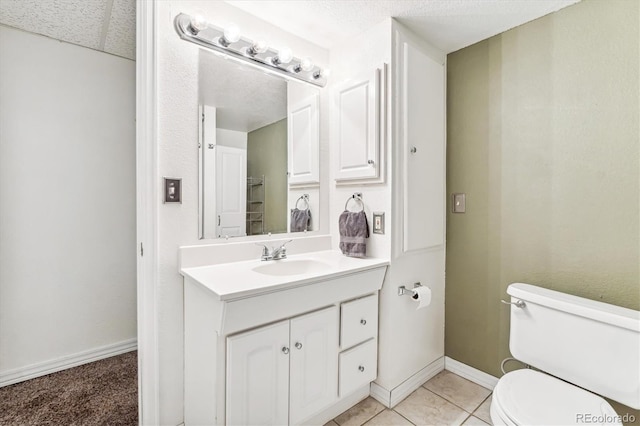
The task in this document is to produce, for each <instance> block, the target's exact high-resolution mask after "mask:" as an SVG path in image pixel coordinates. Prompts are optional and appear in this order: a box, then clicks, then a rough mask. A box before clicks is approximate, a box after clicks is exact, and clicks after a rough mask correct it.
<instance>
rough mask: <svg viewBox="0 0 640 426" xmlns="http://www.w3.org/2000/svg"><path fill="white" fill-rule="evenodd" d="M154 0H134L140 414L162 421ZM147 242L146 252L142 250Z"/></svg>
mask: <svg viewBox="0 0 640 426" xmlns="http://www.w3.org/2000/svg"><path fill="white" fill-rule="evenodd" d="M156 15H157V10H156V0H151V1H146V0H137V2H136V28H137V31H136V178H137V189H136V203H137V205H136V207H137V222H136V229H137V247H136V251H137V253H138V341H139V349H138V413H139V419H140V420H139V423H140V424H141V425H157V424H159V423H160V402H159V401H160V392H159V369H158V364H159V354H158V325H157V315H158V314H157V311H156V298H157V295H156V282H157V280H158V253H157V251H158V248H157V235H158V204H159V197H158V195H159V179H157V172H158V152H157V151H158V150H157V146H156V145H157V144H156V139H157V123H156V120H157V99H156V93H157V86H156V84H157V83H156V75H157V47H156V19H157V17H156ZM143 245H144V255H142V253H141V248H142V246H143Z"/></svg>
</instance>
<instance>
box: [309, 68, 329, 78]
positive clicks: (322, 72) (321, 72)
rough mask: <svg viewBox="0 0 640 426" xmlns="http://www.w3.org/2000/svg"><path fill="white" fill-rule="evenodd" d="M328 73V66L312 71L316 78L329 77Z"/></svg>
mask: <svg viewBox="0 0 640 426" xmlns="http://www.w3.org/2000/svg"><path fill="white" fill-rule="evenodd" d="M330 75H331V70H330V69H329V68H325V69H319V70H318V71H316V72H314V73H313V78H314V79H316V80H317V79H319V78H329V76H330Z"/></svg>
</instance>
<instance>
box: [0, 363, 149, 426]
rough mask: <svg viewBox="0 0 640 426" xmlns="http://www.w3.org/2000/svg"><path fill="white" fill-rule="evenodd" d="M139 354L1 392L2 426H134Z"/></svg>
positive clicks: (42, 378) (91, 365) (64, 372)
mask: <svg viewBox="0 0 640 426" xmlns="http://www.w3.org/2000/svg"><path fill="white" fill-rule="evenodd" d="M137 355H138V352H137V351H134V352H128V353H126V354H122V355H118V356H114V357H111V358H107V359H103V360H100V361H96V362H92V363H90V364H85V365H81V366H79V367H74V368H70V369H69V370H64V371H60V372H58V373H53V374H49V375H48V376H43V377H38V378H36V379H32V380H27V381H26V382H22V383H17V384H15V385H11V386H5V387H3V388H0V425H2V426H16V425H17V426H23V425H56V426H57V425H65V426H66V425H75V426H81V425H82V426H84V425H105V426H106V425H109V426H112V425H123V426H124V425H137V424H138V372H137V371H138V360H137Z"/></svg>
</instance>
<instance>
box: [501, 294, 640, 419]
mask: <svg viewBox="0 0 640 426" xmlns="http://www.w3.org/2000/svg"><path fill="white" fill-rule="evenodd" d="M507 293H508V294H510V295H511V302H512V303H511V331H510V336H509V348H510V350H511V353H512V354H513V356H514V357H515V358H516V359H518V360H520V361H522V362H523V363H526V364H529V365H530V366H532V367H534V368H536V369H539V370H542V371H544V372H539V371H535V370H533V369H522V370H516V371H512V372H510V373H507V374H505V375H504V376H502V378H501V379H500V380H499V381H498V384H497V385H496V387H495V389H494V390H493V398H492V401H491V420H492V421H493V423H494V424H496V425H546V426H550V425H577V424H582V425H586V424H589V425H599V424H614V425H615V424H618V425H621V424H622V418H621V417H622V414H624V413H616V412H615V411H614V409H613V408H612V407H611V405H610V404H609V403H608V402H607V401H605V400H604V398H602V397H601V396H598V395H596V394H594V393H591V392H597V393H598V394H599V395H603V396H605V397H607V398H610V399H612V400H615V401H618V402H620V403H621V404H624V405H627V406H629V407H632V408H635V409H640V312H638V311H634V310H631V309H626V308H622V307H619V306H614V305H610V304H607V303H602V302H596V301H593V300H588V299H584V298H582V297H576V296H571V295H568V294H564V293H560V292H557V291H552V290H547V289H544V288H541V287H536V286H533V285H529V284H520V283H515V284H511V285H510V286H509V288H508V289H507ZM522 302H524V303H522ZM545 373H548V374H545ZM554 376H555V377H554ZM561 379H562V380H561ZM578 386H579V387H578ZM589 391H591V392H589ZM619 414H620V415H619Z"/></svg>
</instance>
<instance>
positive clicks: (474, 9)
mask: <svg viewBox="0 0 640 426" xmlns="http://www.w3.org/2000/svg"><path fill="white" fill-rule="evenodd" d="M211 1H219V0H211ZM577 1H579V0H402V1H399V0H274V1H265V0H227V3H229V4H231V5H233V6H236V7H238V8H240V9H243V10H245V11H246V12H248V13H251V14H253V15H256V16H259V17H260V18H262V19H264V20H265V21H268V22H270V23H272V24H274V25H276V26H279V27H281V28H282V29H284V30H286V31H289V32H291V33H294V34H297V35H298V36H300V37H302V38H305V39H307V40H309V41H311V42H313V43H315V44H317V45H319V46H322V47H325V48H327V49H329V48H331V47H332V46H334V45H336V44H338V43H344V42H346V41H348V39H349V37H351V36H353V35H355V34H358V33H361V32H363V31H365V30H366V29H368V28H370V27H371V26H373V25H375V24H377V23H378V22H380V21H382V20H383V19H385V18H388V17H396V18H398V19H399V20H400V21H401V22H402V23H404V24H405V25H407V26H408V27H409V28H411V29H412V30H413V31H415V32H416V33H418V34H419V35H421V36H422V37H423V38H425V39H426V40H428V41H429V42H430V43H431V44H433V45H434V46H436V47H438V48H440V49H441V50H443V51H444V52H447V53H448V52H453V51H455V50H458V49H461V48H463V47H465V46H468V45H470V44H473V43H476V42H478V41H480V40H484V39H486V38H488V37H491V36H493V35H496V34H498V33H501V32H503V31H506V30H508V29H510V28H513V27H516V26H518V25H521V24H523V23H525V22H529V21H531V20H533V19H536V18H539V17H541V16H544V15H546V14H548V13H551V12H554V11H556V10H559V9H561V8H563V7H566V6H569V5H571V4H573V3H576V2H577ZM0 24H5V25H8V26H11V27H15V28H19V29H22V30H25V31H30V32H33V33H37V34H42V35H45V36H48V37H52V38H55V39H58V40H63V41H67V42H69V43H74V44H79V45H81V46H85V47H89V48H91V49H96V50H100V51H104V52H107V53H111V54H114V55H118V56H122V57H125V58H129V59H135V34H136V29H135V24H136V19H135V0H0Z"/></svg>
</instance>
